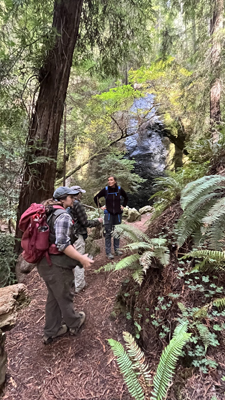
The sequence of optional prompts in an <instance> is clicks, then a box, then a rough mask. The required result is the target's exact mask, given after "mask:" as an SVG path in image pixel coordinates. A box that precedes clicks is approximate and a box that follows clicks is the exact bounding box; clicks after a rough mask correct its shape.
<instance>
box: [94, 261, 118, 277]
mask: <svg viewBox="0 0 225 400" xmlns="http://www.w3.org/2000/svg"><path fill="white" fill-rule="evenodd" d="M115 267H116V264H115V263H108V264H106V265H103V266H102V267H100V268H99V269H97V270H96V271H95V273H96V274H97V273H98V272H101V271H105V272H109V271H113V270H114V269H115Z"/></svg>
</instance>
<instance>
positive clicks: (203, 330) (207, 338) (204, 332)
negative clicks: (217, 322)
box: [196, 324, 216, 352]
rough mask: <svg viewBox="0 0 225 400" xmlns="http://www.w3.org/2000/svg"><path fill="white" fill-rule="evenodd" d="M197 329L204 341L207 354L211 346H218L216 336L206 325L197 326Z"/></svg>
mask: <svg viewBox="0 0 225 400" xmlns="http://www.w3.org/2000/svg"><path fill="white" fill-rule="evenodd" d="M196 327H197V329H198V332H199V335H200V338H201V339H202V341H203V344H204V346H205V352H206V351H207V348H208V347H209V346H210V345H211V346H216V344H215V340H214V335H213V333H211V332H210V331H209V329H208V328H207V326H206V325H204V324H196Z"/></svg>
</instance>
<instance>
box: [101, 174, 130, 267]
mask: <svg viewBox="0 0 225 400" xmlns="http://www.w3.org/2000/svg"><path fill="white" fill-rule="evenodd" d="M101 197H105V203H106V204H105V205H104V206H101V204H100V202H99V199H100V198H101ZM121 197H123V199H124V203H123V205H122V204H121ZM127 201H128V197H127V194H126V192H125V190H123V189H122V188H121V187H120V186H118V185H117V180H116V177H115V176H109V177H108V186H106V187H104V189H102V190H100V192H99V193H98V194H96V196H95V197H94V202H95V204H96V205H97V206H98V207H100V208H101V209H102V210H104V227H105V251H106V256H107V257H108V259H109V260H112V259H113V258H114V255H113V254H112V253H111V237H112V233H113V231H114V229H115V225H118V224H121V221H122V213H123V208H124V207H126V205H127ZM113 245H114V252H115V255H117V256H120V255H122V252H121V251H120V250H119V245H120V239H119V237H114V238H113Z"/></svg>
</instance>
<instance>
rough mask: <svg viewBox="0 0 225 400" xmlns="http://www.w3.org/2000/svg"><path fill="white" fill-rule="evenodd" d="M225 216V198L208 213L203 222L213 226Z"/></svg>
mask: <svg viewBox="0 0 225 400" xmlns="http://www.w3.org/2000/svg"><path fill="white" fill-rule="evenodd" d="M224 214H225V197H223V198H222V199H219V200H218V201H217V202H216V204H214V205H213V206H212V207H211V208H210V210H209V211H208V213H207V215H206V217H205V218H203V220H202V222H203V223H204V224H207V225H211V224H213V223H214V222H215V221H216V220H217V219H220V218H221V216H224Z"/></svg>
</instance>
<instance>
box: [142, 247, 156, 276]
mask: <svg viewBox="0 0 225 400" xmlns="http://www.w3.org/2000/svg"><path fill="white" fill-rule="evenodd" d="M154 255H155V253H154V252H153V251H145V252H144V253H143V254H142V255H141V256H140V258H139V263H140V265H141V266H142V270H143V272H146V271H147V269H148V268H149V267H150V265H151V261H152V257H154Z"/></svg>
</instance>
